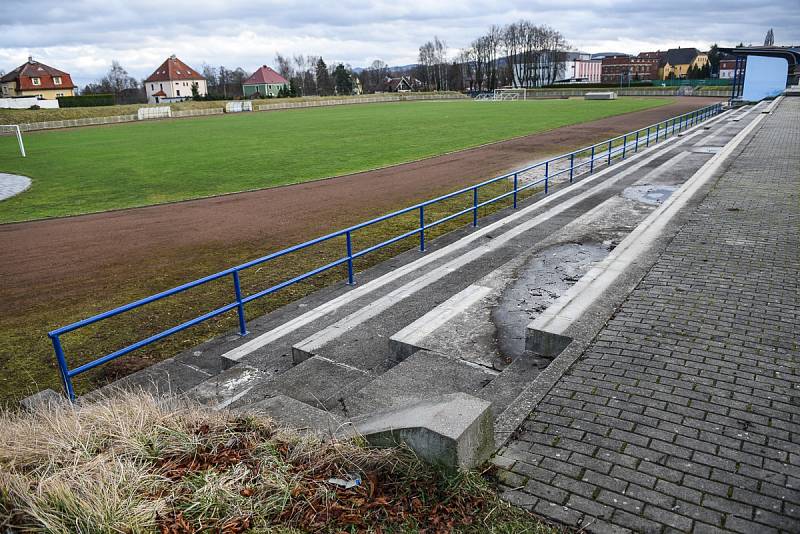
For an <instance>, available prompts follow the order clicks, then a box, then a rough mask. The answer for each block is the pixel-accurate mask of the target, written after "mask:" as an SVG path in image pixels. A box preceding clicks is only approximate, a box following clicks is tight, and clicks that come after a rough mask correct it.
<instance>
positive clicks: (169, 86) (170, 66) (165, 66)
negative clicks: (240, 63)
mask: <svg viewBox="0 0 800 534" xmlns="http://www.w3.org/2000/svg"><path fill="white" fill-rule="evenodd" d="M195 84H197V93H198V95H200V96H206V95H207V94H208V84H207V83H206V79H205V78H203V76H201V75H200V73H199V72H197V71H196V70H194V69H193V68H191V67H190V66H189V65H187V64H186V63H184V62H183V61H181V60H180V59H178V58H177V57H175V54H173V55H171V56H170V57H168V58H167V59H166V61H164V63H162V64H161V65H160V66H159V67H158V68H157V69H156V70H155V71H154V72H153V74H151V75H150V76H148V77H147V79H146V80H145V81H144V89H145V92H146V93H147V103H148V104H159V103H163V102H180V101H182V100H186V99H188V98H191V97H192V86H193V85H195Z"/></svg>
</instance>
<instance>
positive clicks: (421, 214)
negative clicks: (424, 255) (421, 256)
mask: <svg viewBox="0 0 800 534" xmlns="http://www.w3.org/2000/svg"><path fill="white" fill-rule="evenodd" d="M419 251H420V252H425V206H424V205H423V206H420V207H419Z"/></svg>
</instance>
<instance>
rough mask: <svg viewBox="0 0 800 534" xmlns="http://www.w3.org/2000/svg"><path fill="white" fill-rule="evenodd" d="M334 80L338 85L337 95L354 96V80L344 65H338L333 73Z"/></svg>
mask: <svg viewBox="0 0 800 534" xmlns="http://www.w3.org/2000/svg"><path fill="white" fill-rule="evenodd" d="M333 79H334V82H335V83H336V94H337V95H351V94H353V78H352V76H350V73H349V72H348V71H347V69H346V68H345V66H344V65H343V64H341V63H339V64H338V65H336V70H334V71H333Z"/></svg>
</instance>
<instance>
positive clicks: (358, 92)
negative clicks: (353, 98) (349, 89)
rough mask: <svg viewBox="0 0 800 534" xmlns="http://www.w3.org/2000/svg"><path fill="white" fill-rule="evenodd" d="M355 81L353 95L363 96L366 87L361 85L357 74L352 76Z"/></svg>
mask: <svg viewBox="0 0 800 534" xmlns="http://www.w3.org/2000/svg"><path fill="white" fill-rule="evenodd" d="M351 79H352V80H353V94H354V95H361V94H364V86H363V85H361V80H360V79H359V78H358V76H356V75H355V74H354V75H353V76H351Z"/></svg>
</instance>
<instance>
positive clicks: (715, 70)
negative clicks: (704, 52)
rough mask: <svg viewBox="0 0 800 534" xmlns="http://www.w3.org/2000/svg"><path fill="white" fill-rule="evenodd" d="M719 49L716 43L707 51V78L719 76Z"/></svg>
mask: <svg viewBox="0 0 800 534" xmlns="http://www.w3.org/2000/svg"><path fill="white" fill-rule="evenodd" d="M719 59H720V53H719V47H718V46H717V43H714V44H713V45H711V48H709V49H708V66H709V69H708V71H709V75H710V76H709V77H711V76H719Z"/></svg>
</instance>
